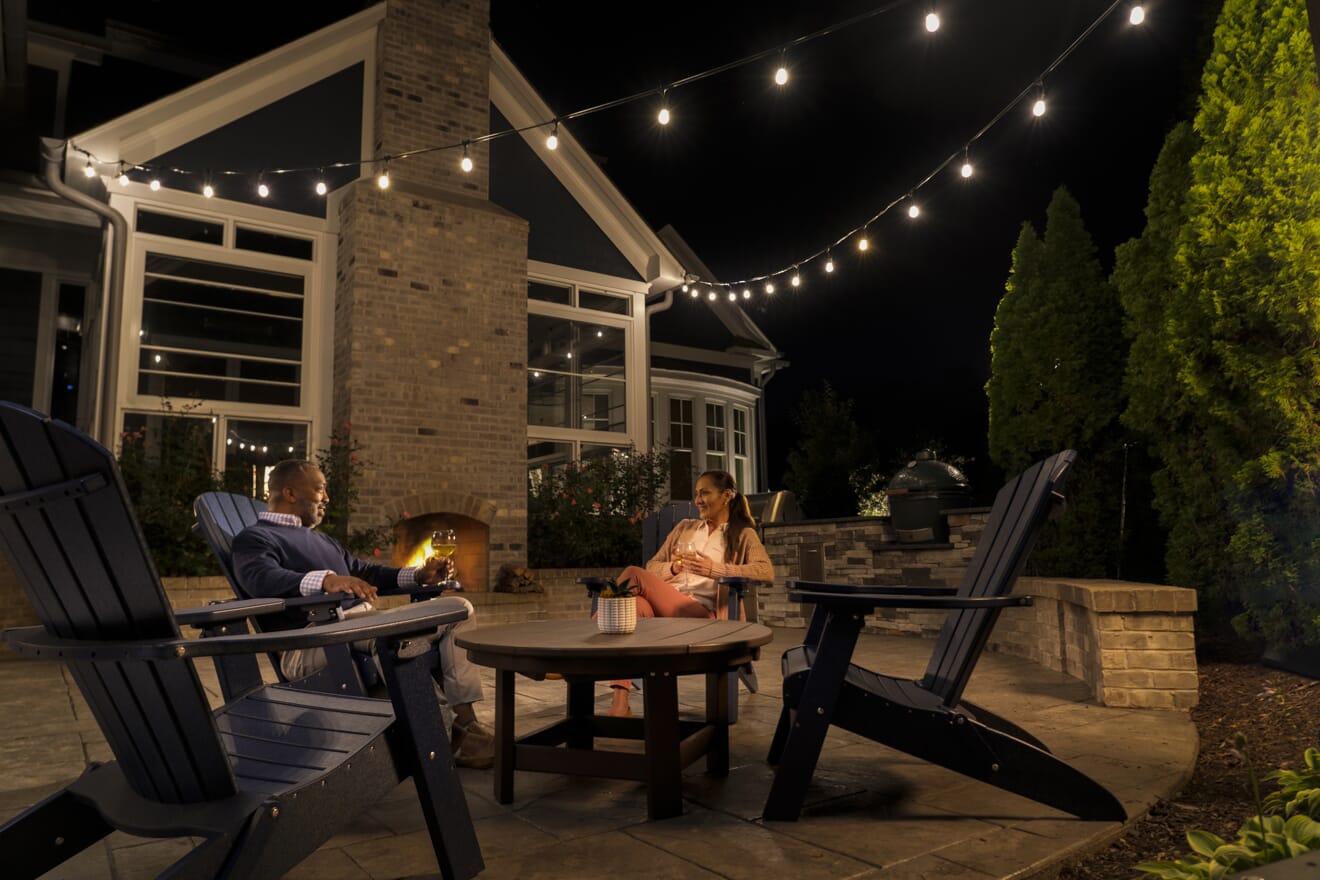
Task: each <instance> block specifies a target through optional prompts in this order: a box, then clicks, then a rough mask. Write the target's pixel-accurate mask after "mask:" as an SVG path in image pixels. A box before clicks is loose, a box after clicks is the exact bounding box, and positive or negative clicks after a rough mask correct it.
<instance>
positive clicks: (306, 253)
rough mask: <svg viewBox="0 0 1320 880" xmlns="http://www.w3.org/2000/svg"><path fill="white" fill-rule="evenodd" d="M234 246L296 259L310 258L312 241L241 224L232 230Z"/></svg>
mask: <svg viewBox="0 0 1320 880" xmlns="http://www.w3.org/2000/svg"><path fill="white" fill-rule="evenodd" d="M234 247H236V248H239V249H240V250H245V251H260V252H261V253H263V254H275V255H276V256H280V257H293V258H294V259H297V260H310V259H311V258H312V242H311V240H310V239H306V238H294V237H293V236H292V235H278V234H276V233H274V232H262V231H260V230H257V229H248V228H246V227H243V226H240V227H238V228H237V229H236V230H234Z"/></svg>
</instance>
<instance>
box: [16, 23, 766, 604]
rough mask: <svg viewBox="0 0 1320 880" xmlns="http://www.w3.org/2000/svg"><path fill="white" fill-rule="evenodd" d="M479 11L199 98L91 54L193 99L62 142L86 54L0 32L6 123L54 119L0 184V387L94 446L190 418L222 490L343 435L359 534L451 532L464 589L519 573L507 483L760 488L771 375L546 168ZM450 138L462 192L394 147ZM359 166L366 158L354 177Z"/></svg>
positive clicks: (646, 248) (594, 193) (205, 87)
mask: <svg viewBox="0 0 1320 880" xmlns="http://www.w3.org/2000/svg"><path fill="white" fill-rule="evenodd" d="M488 19H489V16H488V8H487V6H486V5H485V4H484V3H481V2H476V3H465V2H457V0H430V2H427V0H388V2H386V3H381V4H379V5H376V6H373V7H370V8H367V9H365V10H363V11H361V12H358V13H356V14H354V15H351V16H349V17H347V18H344V19H342V20H340V21H337V22H335V23H333V24H331V25H329V26H327V27H324V28H322V29H320V30H317V31H315V32H313V33H311V34H308V35H307V36H305V37H302V38H301V39H298V40H295V41H294V42H292V43H289V44H287V45H284V46H282V47H280V48H278V49H276V50H274V51H271V52H268V53H266V54H264V55H261V56H259V57H256V58H253V59H251V60H249V61H247V62H245V63H242V64H240V65H238V66H235V67H232V68H229V69H225V70H221V71H219V72H216V73H213V74H211V75H207V76H202V73H203V70H202V69H201V67H200V66H199V64H198V63H197V62H195V61H193V60H192V59H188V58H186V57H184V58H168V57H167V55H166V53H163V52H161V53H157V52H153V51H147V50H144V49H143V48H142V43H141V40H137V41H133V40H121V42H122V43H124V44H125V45H127V46H128V47H129V48H130V49H131V50H132V53H133V54H134V63H136V64H138V65H139V66H143V65H145V66H147V67H148V68H149V67H150V66H151V64H152V63H153V62H154V61H156V60H160V61H161V63H162V67H161V76H162V77H164V78H165V81H167V82H170V83H174V82H176V81H188V80H192V81H193V82H192V84H191V85H187V86H186V87H183V88H181V89H179V90H177V91H172V92H170V93H169V94H166V95H165V96H164V97H162V98H160V99H158V100H155V101H152V102H150V103H147V104H145V105H142V106H138V107H136V108H134V109H129V110H128V111H127V112H123V113H120V114H118V115H114V116H113V117H112V118H108V119H105V120H103V121H102V120H98V121H96V122H95V124H88V125H86V126H83V127H80V128H78V129H76V130H74V129H73V128H71V127H70V126H69V125H68V123H69V122H70V121H72V120H71V119H70V118H69V114H68V113H67V111H66V108H68V107H71V106H75V105H76V106H82V105H83V104H85V102H79V101H76V100H71V90H72V91H73V92H76V90H77V89H78V88H79V87H80V86H79V83H80V82H81V83H82V84H84V85H86V84H87V83H89V82H94V81H95V78H94V77H87V76H86V75H85V74H84V75H83V76H82V78H81V79H80V78H79V77H78V76H77V75H76V74H77V72H78V71H79V70H82V69H84V68H86V67H87V66H89V65H90V66H92V67H96V66H98V65H108V64H109V61H110V59H112V58H113V57H115V52H116V48H117V47H116V44H115V40H114V39H112V38H111V37H106V38H104V39H102V41H101V42H100V43H96V42H95V41H92V42H89V41H87V40H85V39H75V38H74V36H73V35H71V34H69V33H67V32H64V31H61V30H60V29H58V28H52V27H49V26H43V25H42V24H40V23H38V22H31V21H28V22H23V23H21V24H15V23H14V22H12V21H11V20H6V21H5V22H4V27H5V29H6V32H5V33H4V34H3V38H4V40H5V45H6V46H7V47H13V46H15V45H20V46H25V47H26V52H27V54H26V68H25V69H24V70H23V71H22V73H23V76H24V77H26V83H27V84H28V85H29V86H31V89H30V90H29V93H28V94H27V97H26V100H27V102H28V111H29V112H28V120H29V122H30V123H31V121H32V113H31V109H32V107H33V105H34V96H35V97H38V98H42V97H44V98H48V99H51V100H53V101H54V104H55V108H54V110H52V111H51V112H50V113H49V115H48V116H45V117H43V118H42V119H39V120H38V121H37V122H36V124H35V125H34V128H35V129H36V130H37V133H40V134H45V135H54V137H53V138H47V139H46V140H45V142H44V144H45V148H44V149H45V157H46V158H45V161H44V162H43V164H42V165H41V166H39V168H38V175H37V176H36V177H33V175H31V174H30V173H28V174H22V173H14V172H10V173H8V174H6V176H5V177H4V178H3V179H0V308H3V310H4V315H5V320H4V321H3V322H0V335H2V336H3V337H4V339H3V344H0V350H3V351H4V352H5V354H4V357H3V365H2V368H0V397H3V398H5V399H11V400H17V401H19V402H22V403H27V404H30V405H32V406H34V407H35V408H37V409H39V410H42V411H47V412H51V413H52V414H54V415H56V416H58V417H61V418H64V419H66V420H69V421H72V422H75V423H77V424H78V425H79V426H80V427H82V428H83V429H84V430H86V431H88V433H91V434H92V435H94V436H96V437H97V438H98V439H100V440H101V441H102V442H103V443H105V444H106V445H107V446H110V447H112V448H113V447H114V446H116V444H117V443H118V439H119V437H120V436H121V435H122V433H123V432H126V431H136V430H139V429H146V431H147V434H148V436H150V435H151V433H152V431H153V429H157V428H159V426H160V425H161V424H162V422H163V421H164V420H168V419H193V420H195V421H194V422H193V423H191V424H195V425H197V426H198V427H199V429H200V430H201V431H203V432H204V433H205V434H206V436H207V437H208V438H209V442H210V445H211V449H212V457H213V465H214V467H215V468H216V469H217V470H218V471H224V472H227V473H229V474H231V475H235V476H238V477H239V478H240V479H242V480H244V481H245V482H246V484H247V486H248V487H249V488H250V489H251V490H252V491H253V492H254V493H256V492H259V491H260V489H261V487H262V484H263V477H264V469H265V468H266V467H269V466H270V465H271V464H273V463H274V462H275V461H278V460H279V459H281V458H287V457H310V455H311V454H312V453H313V452H314V450H316V449H319V448H323V447H324V446H326V444H327V442H328V439H329V436H330V433H331V430H332V428H334V427H336V426H342V425H344V424H345V423H347V424H351V425H352V426H353V429H352V430H353V436H354V439H355V440H356V441H357V442H358V443H359V444H360V446H361V452H362V456H363V459H364V460H365V461H368V462H369V463H370V465H369V472H368V478H367V479H366V480H365V481H363V482H364V485H363V488H362V490H361V494H360V497H359V516H360V517H361V518H362V519H363V520H365V521H367V522H368V523H380V522H397V521H400V520H404V519H406V520H408V521H409V522H410V523H412V525H411V526H410V528H411V530H412V531H414V532H416V534H417V535H421V534H424V533H426V532H428V531H429V529H431V528H434V527H439V525H442V524H443V525H446V526H448V527H453V528H457V529H458V531H459V536H460V547H461V548H463V549H462V550H461V551H460V558H459V569H460V576H461V577H462V578H463V579H464V580H465V582H466V583H468V584H469V585H471V587H472V588H475V589H484V588H485V587H486V585H487V584H489V583H490V582H491V581H492V579H493V574H494V572H495V571H496V570H497V569H498V568H499V566H500V565H503V564H506V563H508V564H525V563H526V551H525V547H526V540H527V537H526V536H527V528H528V524H527V514H526V507H527V505H526V495H527V485H528V476H527V474H528V473H529V469H537V468H540V467H541V466H543V465H550V466H556V465H561V464H563V463H565V462H568V461H571V460H575V459H581V458H590V457H592V456H598V455H608V454H613V453H614V452H615V451H618V450H627V449H629V448H638V449H649V448H652V447H654V446H657V445H667V446H670V447H671V448H672V450H673V453H674V458H673V460H674V462H675V464H674V468H673V473H672V475H671V490H672V494H673V495H674V496H675V497H680V498H681V497H687V496H688V493H689V492H690V491H691V482H692V479H693V475H694V474H695V473H698V472H700V471H701V470H704V469H706V468H708V467H720V468H724V469H727V470H729V471H731V472H732V473H734V474H735V476H736V477H737V478H738V480H739V482H740V483H741V484H742V486H743V488H744V489H745V490H746V491H750V492H755V491H760V490H763V489H765V488H767V486H766V482H765V479H764V475H763V472H762V467H763V462H764V453H763V444H764V431H763V429H762V426H763V419H762V397H763V394H764V389H765V386H766V383H767V382H768V381H769V380H770V378H771V377H773V375H774V374H775V372H776V371H777V370H779V369H782V368H783V367H784V366H786V365H787V364H786V361H785V360H784V359H783V357H782V355H781V353H780V352H778V351H777V350H776V349H775V347H774V346H773V344H771V343H770V341H769V340H768V339H766V338H765V336H764V334H763V333H761V332H760V330H759V329H758V328H757V327H756V326H755V324H754V323H753V322H752V321H751V320H750V319H749V318H748V317H747V315H746V314H745V313H743V312H742V311H741V310H740V309H739V308H738V307H737V305H736V304H732V303H728V302H724V301H722V300H721V301H715V302H710V301H707V300H706V299H705V298H704V297H703V298H700V299H693V298H692V297H690V296H689V295H688V294H686V293H684V292H683V285H684V283H685V281H687V280H691V279H692V278H694V277H702V278H706V279H710V278H711V276H710V274H709V272H708V271H706V270H705V268H704V267H703V266H702V265H701V263H700V261H699V259H698V258H697V256H696V255H695V254H693V253H692V252H691V250H690V249H689V248H688V247H687V245H686V244H685V243H684V242H683V241H682V239H681V238H680V237H679V236H678V234H677V233H676V232H675V231H674V230H672V229H664V230H660V231H659V232H657V231H654V230H652V229H651V228H650V227H648V226H647V224H646V223H645V222H644V221H643V220H642V218H641V217H640V216H639V215H638V214H637V212H636V211H635V210H634V209H633V208H632V207H631V206H630V205H629V204H628V202H627V200H626V199H625V198H624V197H623V196H622V195H621V194H620V193H619V192H618V191H617V190H616V189H615V187H614V186H613V185H612V184H611V183H610V181H609V180H608V179H607V178H606V176H605V175H604V174H603V173H602V171H601V169H600V167H599V166H598V164H597V163H596V162H595V161H594V160H593V159H592V158H591V157H590V156H589V155H588V154H587V153H586V151H585V150H583V149H582V148H581V146H580V145H579V144H578V143H577V142H576V141H575V140H574V138H573V136H572V133H571V130H570V128H571V126H570V125H568V124H565V125H561V126H560V127H559V129H558V132H557V133H558V138H559V143H558V148H557V149H550V148H549V147H548V146H547V144H546V135H547V134H548V133H549V128H548V126H545V125H538V123H544V122H547V121H548V120H552V119H553V118H554V112H553V111H552V110H551V108H549V107H548V106H546V104H545V103H544V101H543V100H542V99H541V98H540V97H539V96H538V95H537V93H536V91H535V89H534V88H533V87H532V85H531V84H530V83H528V82H527V80H526V79H525V78H524V77H523V76H522V75H521V74H520V73H519V72H518V70H517V68H516V67H515V66H514V64H513V63H512V61H511V60H510V59H509V58H508V57H507V56H506V55H505V54H504V52H503V51H502V50H501V49H500V47H499V46H498V45H497V44H496V43H495V42H494V41H493V40H492V38H491V34H490V29H489V24H488ZM16 29H17V30H20V31H21V33H19V34H18V35H15V33H14V32H15V30H16ZM89 46H90V48H89ZM98 52H99V53H100V55H99V56H98V54H97V53H98ZM13 57H14V52H13V49H12V48H10V51H8V52H6V55H5V63H6V65H7V68H6V75H7V77H8V81H9V82H10V83H12V82H13V81H14V79H15V77H16V76H18V75H17V74H16V73H14V72H13V68H12V65H13V64H14V63H15V62H14V61H13ZM89 59H90V60H89ZM80 65H81V67H80ZM11 97H12V96H11ZM73 97H74V98H76V97H77V96H76V95H73ZM561 109H564V108H561ZM569 109H571V108H569ZM84 115H85V114H84ZM510 129H517V130H520V131H519V133H517V134H509V135H507V136H498V137H494V138H487V137H486V135H487V134H488V133H491V132H507V131H509V130H510ZM27 142H28V143H29V144H30V143H31V140H30V139H27ZM454 144H466V146H465V147H464V149H463V152H465V153H466V154H467V155H468V156H469V158H471V159H472V160H473V163H474V167H473V169H472V170H471V171H470V172H464V171H463V170H461V169H460V167H459V161H458V160H459V157H460V155H461V153H460V152H459V151H457V150H455V149H440V150H432V151H423V152H419V153H415V154H410V152H411V151H418V150H424V148H426V147H435V146H442V145H454ZM15 149H16V148H15V144H14V143H13V142H12V139H11V143H9V144H7V145H6V153H5V155H6V156H12V155H15ZM31 149H33V150H35V149H36V147H35V145H33V146H31ZM376 156H391V157H396V158H393V159H391V160H390V161H389V162H388V163H385V162H374V163H373V162H364V163H361V164H359V163H358V162H357V160H358V159H360V158H362V157H376ZM233 172H241V173H233ZM382 174H388V178H389V185H388V187H387V188H382V187H381V186H379V185H378V179H379V177H380V176H381V175H382ZM318 184H324V185H325V186H324V189H325V193H324V195H320V194H318V189H317V187H318ZM263 185H264V186H265V187H268V190H267V192H266V194H265V195H262V194H259V191H258V188H259V187H261V186H263ZM207 187H210V188H211V189H212V192H211V194H210V195H206V194H204V189H205V188H207ZM406 549H407V548H403V547H401V548H399V549H398V550H397V551H396V556H398V554H399V553H402V552H404V551H405V550H406ZM2 590H3V588H0V591H2ZM5 604H6V605H12V604H13V603H5Z"/></svg>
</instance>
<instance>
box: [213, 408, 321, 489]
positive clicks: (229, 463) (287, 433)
mask: <svg viewBox="0 0 1320 880" xmlns="http://www.w3.org/2000/svg"><path fill="white" fill-rule="evenodd" d="M224 434H225V448H224V461H225V467H224V481H225V488H226V489H227V490H228V491H230V492H243V493H244V494H247V495H250V496H251V497H253V498H264V497H266V478H267V477H268V476H269V475H270V471H271V468H273V467H274V466H275V465H276V464H277V463H279V462H281V461H283V460H284V459H286V458H299V459H306V458H307V425H306V424H285V423H281V422H261V421H254V420H252V419H226V421H225V426H224Z"/></svg>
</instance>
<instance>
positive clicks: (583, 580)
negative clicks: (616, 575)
mask: <svg viewBox="0 0 1320 880" xmlns="http://www.w3.org/2000/svg"><path fill="white" fill-rule="evenodd" d="M608 580H609V578H606V577H580V578H578V579H577V582H578V583H579V584H582V585H583V586H585V587H586V588H587V595H588V596H595V595H597V594H599V593H600V591H601V590H603V589H605V582H606V581H608Z"/></svg>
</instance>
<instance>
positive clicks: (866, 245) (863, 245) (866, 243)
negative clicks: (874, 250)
mask: <svg viewBox="0 0 1320 880" xmlns="http://www.w3.org/2000/svg"><path fill="white" fill-rule="evenodd" d="M857 249H858V250H859V251H868V250H870V249H871V239H870V238H869V237H868V236H867V230H865V229H863V230H862V237H861V238H859V239H857ZM826 271H829V270H828V269H827V270H826Z"/></svg>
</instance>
